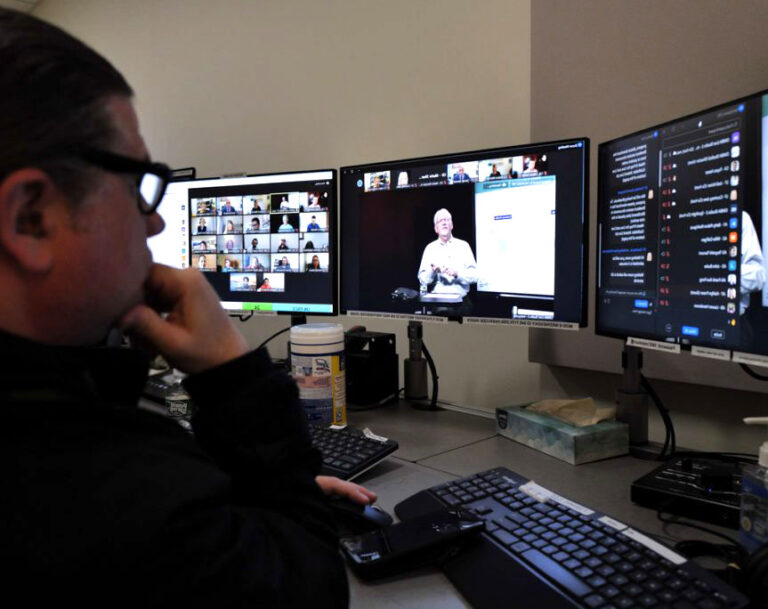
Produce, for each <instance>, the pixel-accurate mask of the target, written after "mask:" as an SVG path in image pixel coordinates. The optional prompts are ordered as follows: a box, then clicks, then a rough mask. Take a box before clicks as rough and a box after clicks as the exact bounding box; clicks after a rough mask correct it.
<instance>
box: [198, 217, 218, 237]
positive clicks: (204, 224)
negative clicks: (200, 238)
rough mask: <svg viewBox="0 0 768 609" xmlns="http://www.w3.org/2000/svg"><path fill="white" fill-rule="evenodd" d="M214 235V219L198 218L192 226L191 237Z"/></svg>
mask: <svg viewBox="0 0 768 609" xmlns="http://www.w3.org/2000/svg"><path fill="white" fill-rule="evenodd" d="M212 233H216V218H215V217H214V218H198V219H197V222H195V223H193V224H192V234H193V235H208V234H212Z"/></svg>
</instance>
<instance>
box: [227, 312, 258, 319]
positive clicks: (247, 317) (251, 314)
mask: <svg viewBox="0 0 768 609" xmlns="http://www.w3.org/2000/svg"><path fill="white" fill-rule="evenodd" d="M232 317H237V318H238V319H239V320H240V321H248V320H249V319H250V318H251V317H253V311H251V312H250V314H248V315H246V316H245V317H244V316H242V315H233V316H232Z"/></svg>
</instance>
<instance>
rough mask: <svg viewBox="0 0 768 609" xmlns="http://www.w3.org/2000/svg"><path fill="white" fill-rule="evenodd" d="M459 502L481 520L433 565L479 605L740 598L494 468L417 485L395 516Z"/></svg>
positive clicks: (609, 521)
mask: <svg viewBox="0 0 768 609" xmlns="http://www.w3.org/2000/svg"><path fill="white" fill-rule="evenodd" d="M444 507H461V508H463V509H468V510H471V511H473V512H474V513H476V514H478V515H479V516H481V517H482V518H483V519H484V520H485V521H486V532H485V533H483V538H482V540H481V542H480V543H478V544H476V545H474V546H470V547H469V548H468V549H467V550H466V551H464V552H462V553H461V554H459V555H458V556H456V557H455V558H452V559H451V560H449V561H448V562H447V563H445V565H444V566H443V570H444V571H445V573H446V575H447V576H448V578H449V579H450V580H451V582H452V583H453V584H454V586H456V588H457V589H458V590H459V591H460V592H461V593H462V594H463V595H464V596H465V597H466V599H467V600H468V601H469V603H470V604H471V605H472V606H473V607H477V608H479V609H496V608H502V607H504V608H508V607H516V608H531V609H550V608H559V607H588V608H595V609H596V608H600V609H609V608H619V609H628V608H630V607H654V608H660V607H673V608H675V609H693V608H697V609H719V608H721V607H744V606H746V605H747V604H748V600H747V598H746V597H745V596H744V595H742V594H741V593H740V592H738V591H736V590H735V589H734V588H732V587H730V586H728V585H727V584H725V583H724V582H723V581H721V580H720V579H718V578H717V577H715V576H714V575H712V574H711V573H709V572H707V571H706V570H704V569H703V568H701V567H699V566H698V565H696V564H694V563H693V562H691V561H689V560H687V559H686V558H685V557H683V556H681V555H679V554H677V553H676V552H674V551H672V550H670V549H669V548H667V547H666V546H664V545H662V544H660V543H659V542H657V541H655V540H654V539H652V538H651V537H649V536H648V535H645V534H644V533H641V532H640V531H638V530H636V529H633V528H631V527H628V526H627V525H625V524H623V523H621V522H619V521H618V520H615V519H613V518H610V517H609V516H606V515H605V514H602V513H600V512H596V511H595V510H592V509H589V508H587V507H585V506H583V505H580V504H577V503H575V502H573V501H570V500H568V499H566V498H564V497H562V496H559V495H557V494H555V493H553V492H551V491H549V490H547V489H545V488H543V487H541V486H539V485H538V484H536V483H534V482H532V481H530V480H528V479H526V478H523V477H522V476H519V475H518V474H516V473H514V472H512V471H510V470H508V469H506V468H503V467H498V468H496V469H492V470H489V471H485V472H481V473H479V474H474V475H472V476H468V477H466V478H463V479H461V480H456V481H452V482H449V483H446V484H442V485H439V486H435V487H433V488H430V489H428V490H426V491H421V492H420V493H417V494H416V495H413V496H412V497H409V498H408V499H406V500H405V501H403V502H401V503H399V504H398V505H397V506H396V507H395V513H396V514H397V516H398V517H399V518H400V519H401V520H409V519H411V518H414V517H416V516H418V515H420V514H423V513H426V512H429V511H433V510H435V509H440V508H444Z"/></svg>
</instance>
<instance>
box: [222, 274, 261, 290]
mask: <svg viewBox="0 0 768 609" xmlns="http://www.w3.org/2000/svg"><path fill="white" fill-rule="evenodd" d="M258 286H259V277H258V275H257V274H256V273H232V274H231V275H230V276H229V289H230V291H232V292H255V291H256V290H257V289H258Z"/></svg>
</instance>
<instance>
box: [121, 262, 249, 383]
mask: <svg viewBox="0 0 768 609" xmlns="http://www.w3.org/2000/svg"><path fill="white" fill-rule="evenodd" d="M145 294H146V304H140V305H137V306H135V307H134V308H133V309H131V310H130V311H128V312H127V313H126V314H125V315H124V316H123V318H122V319H121V320H120V326H121V327H122V328H123V329H124V330H125V331H126V332H127V333H128V335H129V336H130V337H131V338H132V339H135V340H137V341H138V342H139V343H142V344H144V345H146V346H148V347H149V348H151V349H153V350H155V351H157V352H158V353H160V354H161V355H162V356H163V357H164V358H165V359H166V360H168V363H169V364H171V365H172V366H173V367H174V368H178V369H179V370H181V371H183V372H187V373H190V374H191V373H194V372H201V371H203V370H206V369H208V368H213V367H214V366H218V365H219V364H223V363H224V362H227V361H229V360H231V359H235V358H236V357H240V356H241V355H243V354H244V353H247V352H248V343H247V342H246V340H245V338H243V336H242V335H241V334H240V332H239V331H238V330H237V328H236V327H235V325H234V324H233V323H232V320H230V319H229V316H228V315H227V314H226V313H225V312H224V309H222V308H221V304H220V303H219V298H218V296H216V292H214V291H213V288H212V287H211V285H210V284H209V283H208V281H207V280H206V279H205V277H203V274H202V273H201V272H200V271H198V270H197V269H192V268H189V269H186V270H183V271H181V270H178V269H173V268H171V267H169V266H164V265H162V264H155V265H153V267H152V269H151V270H150V273H149V277H148V278H147V282H146V284H145ZM161 313H168V315H167V316H166V317H165V319H163V317H161V316H160V314H161Z"/></svg>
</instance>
